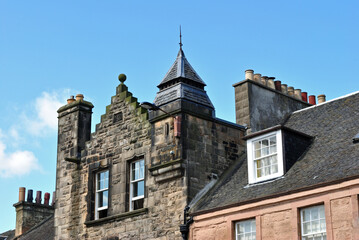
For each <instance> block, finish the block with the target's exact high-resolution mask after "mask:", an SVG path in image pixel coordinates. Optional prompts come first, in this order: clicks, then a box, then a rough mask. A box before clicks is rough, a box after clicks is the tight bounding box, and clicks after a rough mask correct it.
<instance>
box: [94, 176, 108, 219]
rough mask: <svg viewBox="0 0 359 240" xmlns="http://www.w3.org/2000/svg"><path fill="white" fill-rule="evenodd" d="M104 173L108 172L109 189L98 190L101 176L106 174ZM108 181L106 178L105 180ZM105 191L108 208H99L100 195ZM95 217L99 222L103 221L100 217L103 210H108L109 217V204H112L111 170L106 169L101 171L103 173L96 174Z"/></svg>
mask: <svg viewBox="0 0 359 240" xmlns="http://www.w3.org/2000/svg"><path fill="white" fill-rule="evenodd" d="M104 172H107V173H108V174H107V188H103V189H100V190H98V189H97V187H98V178H99V176H100V174H101V173H104ZM104 179H106V178H104ZM104 191H107V206H103V207H100V208H99V207H98V204H99V194H100V193H102V192H104ZM94 192H95V216H94V219H95V220H97V219H101V218H100V217H99V212H100V211H103V210H106V209H107V215H108V209H109V203H110V199H109V198H110V170H109V169H104V170H101V171H98V172H96V173H95V191H94Z"/></svg>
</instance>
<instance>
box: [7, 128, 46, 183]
mask: <svg viewBox="0 0 359 240" xmlns="http://www.w3.org/2000/svg"><path fill="white" fill-rule="evenodd" d="M0 132H1V130H0ZM2 136H3V135H2ZM5 150H6V145H5V144H4V143H3V142H2V141H1V140H0V177H1V178H7V177H14V176H22V175H26V174H28V173H30V172H31V171H33V170H40V169H41V168H40V166H39V164H38V160H37V158H36V157H35V155H34V154H33V153H32V152H30V151H15V152H13V153H10V154H8V153H6V152H5Z"/></svg>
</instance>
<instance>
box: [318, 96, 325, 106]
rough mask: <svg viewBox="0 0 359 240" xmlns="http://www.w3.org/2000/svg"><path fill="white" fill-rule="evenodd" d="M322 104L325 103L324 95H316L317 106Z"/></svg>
mask: <svg viewBox="0 0 359 240" xmlns="http://www.w3.org/2000/svg"><path fill="white" fill-rule="evenodd" d="M323 102H325V95H324V94H321V95H318V104H319V103H323Z"/></svg>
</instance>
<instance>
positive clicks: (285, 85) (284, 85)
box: [281, 84, 288, 94]
mask: <svg viewBox="0 0 359 240" xmlns="http://www.w3.org/2000/svg"><path fill="white" fill-rule="evenodd" d="M281 88H282V93H284V94H288V86H287V84H282V86H281Z"/></svg>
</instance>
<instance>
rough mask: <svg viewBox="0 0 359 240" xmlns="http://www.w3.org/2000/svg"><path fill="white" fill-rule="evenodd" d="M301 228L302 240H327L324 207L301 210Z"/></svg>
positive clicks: (318, 206)
mask: <svg viewBox="0 0 359 240" xmlns="http://www.w3.org/2000/svg"><path fill="white" fill-rule="evenodd" d="M300 225H301V226H300V227H301V235H302V238H301V239H302V240H311V239H318V240H326V239H327V231H326V222H325V210H324V205H317V206H312V207H306V208H302V209H300Z"/></svg>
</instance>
